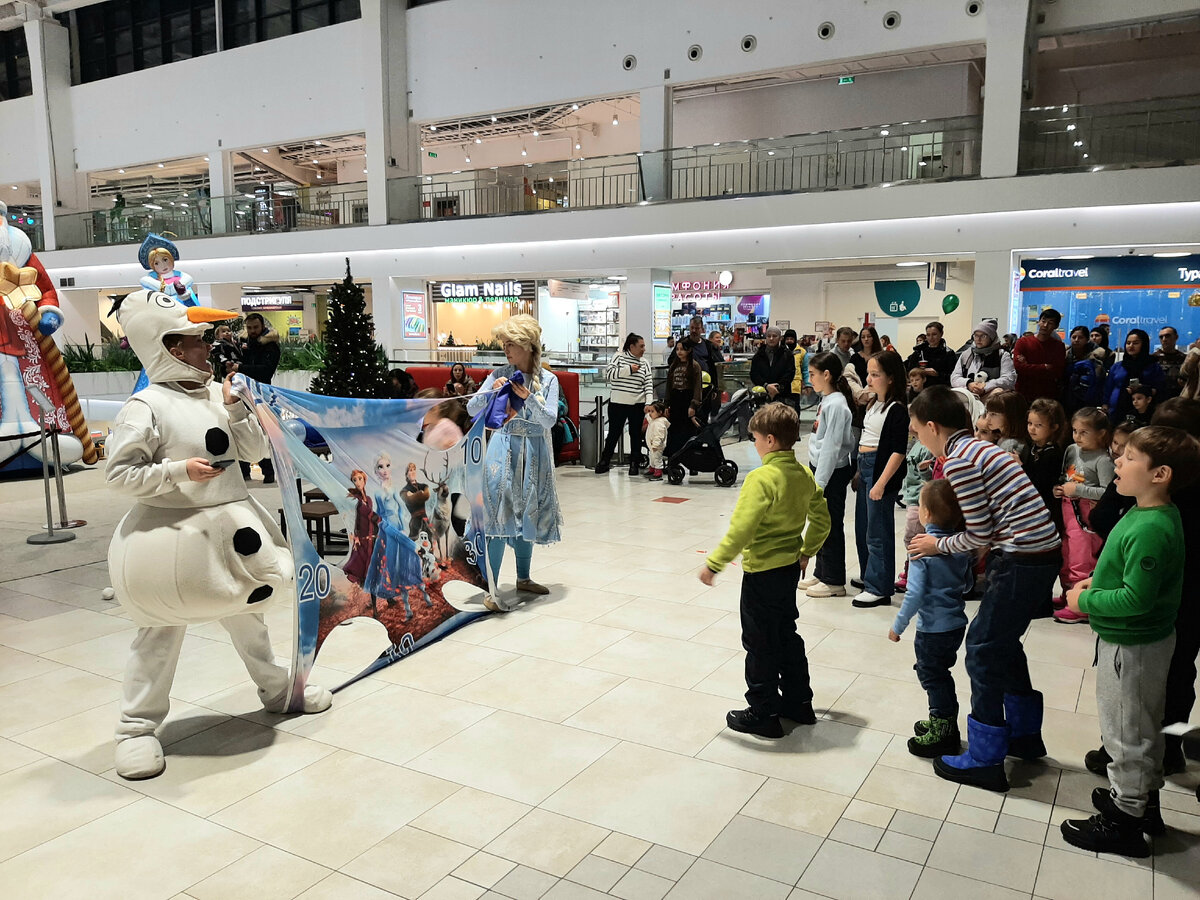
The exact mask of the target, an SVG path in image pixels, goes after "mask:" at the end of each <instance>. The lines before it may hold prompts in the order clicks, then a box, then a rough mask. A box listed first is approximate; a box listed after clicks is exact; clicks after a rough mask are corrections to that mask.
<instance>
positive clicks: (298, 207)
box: [213, 182, 367, 234]
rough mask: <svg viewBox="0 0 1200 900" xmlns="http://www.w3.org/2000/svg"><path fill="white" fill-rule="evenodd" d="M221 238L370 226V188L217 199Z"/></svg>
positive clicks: (262, 193) (337, 186)
mask: <svg viewBox="0 0 1200 900" xmlns="http://www.w3.org/2000/svg"><path fill="white" fill-rule="evenodd" d="M213 212H214V214H215V215H216V216H217V218H218V222H217V225H218V226H219V227H217V228H214V231H216V232H217V233H218V234H221V233H223V234H264V233H267V232H273V231H309V230H312V229H316V228H337V227H341V226H344V225H366V224H367V184H366V182H353V183H350V184H330V185H320V186H315V187H302V188H289V189H282V190H281V189H272V190H269V191H258V192H256V193H244V194H239V195H238V196H236V197H214V198H213Z"/></svg>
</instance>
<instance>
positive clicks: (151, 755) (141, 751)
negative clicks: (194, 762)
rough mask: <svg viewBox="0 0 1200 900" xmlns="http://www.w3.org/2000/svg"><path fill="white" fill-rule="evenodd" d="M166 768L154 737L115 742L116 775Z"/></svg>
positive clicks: (133, 777) (148, 774) (136, 777)
mask: <svg viewBox="0 0 1200 900" xmlns="http://www.w3.org/2000/svg"><path fill="white" fill-rule="evenodd" d="M327 693H328V692H327ZM166 767H167V761H166V760H165V759H163V748H162V744H160V743H159V742H158V738H156V737H155V736H154V735H152V734H143V735H142V736H141V737H133V738H126V739H125V740H123V741H118V742H117V774H118V775H120V776H121V777H122V778H127V779H129V780H130V781H140V780H141V779H143V778H153V777H154V776H156V775H161V774H162V771H163V769H165V768H166Z"/></svg>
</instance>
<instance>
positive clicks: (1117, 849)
mask: <svg viewBox="0 0 1200 900" xmlns="http://www.w3.org/2000/svg"><path fill="white" fill-rule="evenodd" d="M1060 828H1061V830H1062V836H1063V840H1064V841H1066V842H1067V843H1068V844H1070V845H1071V846H1072V847H1078V848H1079V849H1081V850H1090V851H1092V852H1093V853H1117V854H1119V855H1121V856H1132V857H1134V858H1136V859H1145V858H1146V857H1147V856H1149V855H1150V845H1149V844H1147V843H1146V838H1145V837H1144V836H1143V835H1142V821H1141V819H1137V818H1134V817H1133V816H1131V815H1128V814H1126V813H1123V812H1121V811H1120V810H1119V809H1117V808H1116V807H1115V806H1114V807H1113V815H1111V816H1110V815H1108V814H1106V813H1097V814H1096V815H1094V816H1092V817H1091V818H1090V819H1067V820H1066V821H1065V822H1063V823H1062V825H1061V826H1060Z"/></svg>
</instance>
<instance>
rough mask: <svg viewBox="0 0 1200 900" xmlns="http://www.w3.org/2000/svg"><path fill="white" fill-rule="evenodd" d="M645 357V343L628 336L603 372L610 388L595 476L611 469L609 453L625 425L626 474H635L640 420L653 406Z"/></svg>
mask: <svg viewBox="0 0 1200 900" xmlns="http://www.w3.org/2000/svg"><path fill="white" fill-rule="evenodd" d="M645 353H646V341H645V339H644V338H642V336H641V335H639V334H633V333H632V332H631V333H630V335H629V337H627V338H625V346H624V347H622V348H621V350H620V352H619V353H616V354H615V355H614V356H613V358H612V362H610V363H609V364H608V369H607V370H605V373H604V380H605V381H607V382H608V384H609V387H610V388H611V392H610V394H609V399H608V437H606V438H605V440H604V452H603V453H601V454H600V459H599V461H598V462H597V463H596V474H597V475H603V474H604V473H605V472H607V471H608V470H609V469H610V468H611V467H612V455H613V451H614V450H616V448H617V443H618V442H619V441H620V440H621V429H622V428H624V427H625V426H626V423H628V427H629V447H630V455H629V474H630V475H636V474H637V473H638V461H639V460H640V458H641V454H642V420H643V419H644V418H645V415H646V411H647V410H648V409H649V407H650V404H651V403H653V402H654V379H653V377H652V374H651V370H650V365H649V364H648V363H647V362H646V361H645V360H644V359H643V356H644V355H645Z"/></svg>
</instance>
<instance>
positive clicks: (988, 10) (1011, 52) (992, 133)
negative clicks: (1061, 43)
mask: <svg viewBox="0 0 1200 900" xmlns="http://www.w3.org/2000/svg"><path fill="white" fill-rule="evenodd" d="M983 14H984V16H985V17H986V19H987V74H986V80H985V82H984V86H983V147H982V151H981V159H980V165H979V169H980V174H981V175H982V176H983V177H984V178H1005V177H1009V176H1012V175H1016V174H1017V153H1018V150H1019V148H1020V143H1021V104H1022V102H1023V100H1024V99H1025V96H1026V87H1027V83H1026V78H1027V73H1028V70H1029V68H1030V66H1029V58H1030V56H1031V55H1032V53H1033V49H1034V48H1033V47H1031V46H1030V42H1031V41H1032V42H1035V46H1036V40H1037V37H1036V35H1035V34H1034V32H1033V30H1032V28H1031V26H1030V14H1031V10H1030V3H1029V0H1007V2H1004V3H988V4H986V5H985V6H984V8H983Z"/></svg>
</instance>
